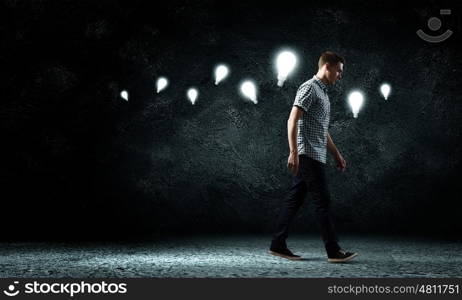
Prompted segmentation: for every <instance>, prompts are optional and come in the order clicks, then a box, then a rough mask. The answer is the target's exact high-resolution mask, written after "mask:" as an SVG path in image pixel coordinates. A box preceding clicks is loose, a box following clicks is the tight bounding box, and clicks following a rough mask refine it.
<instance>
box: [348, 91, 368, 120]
mask: <svg viewBox="0 0 462 300" xmlns="http://www.w3.org/2000/svg"><path fill="white" fill-rule="evenodd" d="M363 101H364V97H363V94H362V93H361V92H359V91H354V92H351V93H350V95H349V96H348V103H349V104H350V106H351V110H352V111H353V117H355V118H357V117H358V113H359V110H360V108H361V106H362V105H363Z"/></svg>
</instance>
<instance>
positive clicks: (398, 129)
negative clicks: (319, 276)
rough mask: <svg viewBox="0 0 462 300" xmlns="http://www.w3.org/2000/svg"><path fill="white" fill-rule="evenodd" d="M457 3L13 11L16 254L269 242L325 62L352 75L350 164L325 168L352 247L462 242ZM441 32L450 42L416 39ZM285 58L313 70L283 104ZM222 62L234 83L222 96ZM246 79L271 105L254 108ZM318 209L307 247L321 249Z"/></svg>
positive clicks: (10, 145) (310, 219) (7, 121)
mask: <svg viewBox="0 0 462 300" xmlns="http://www.w3.org/2000/svg"><path fill="white" fill-rule="evenodd" d="M346 2H347V3H346ZM459 3H460V2H457V1H452V2H442V1H438V2H437V1H418V2H417V1H416V2H414V3H408V2H403V1H379V2H373V3H372V1H325V0H324V1H303V2H294V1H282V2H279V3H276V2H274V3H271V2H255V1H254V2H250V1H248V2H247V1H243V2H240V1H165V2H155V1H133V0H132V1H108V0H99V1H89V0H88V1H46V0H29V1H19V0H17V1H16V0H7V1H2V2H1V9H0V12H1V16H0V34H1V44H0V76H1V77H0V84H1V93H2V95H1V101H0V103H1V104H0V116H1V125H0V126H1V150H0V151H1V156H0V157H1V158H0V163H1V166H0V180H1V196H0V197H1V207H2V217H1V218H0V225H1V226H2V228H3V231H2V234H1V239H39V240H43V239H50V238H51V239H107V238H111V239H112V238H140V237H146V236H158V235H170V234H195V233H218V234H227V233H233V232H241V233H264V234H269V233H270V232H271V230H272V228H273V226H274V219H275V217H276V216H277V213H278V210H279V206H280V201H281V200H282V197H283V196H284V194H285V192H286V191H287V189H288V188H289V186H290V180H291V175H290V173H289V172H288V171H287V169H286V163H287V157H288V143H287V127H286V126H287V125H286V122H287V118H288V115H289V112H290V109H291V106H292V103H293V101H294V97H295V92H296V90H297V87H298V86H299V85H300V84H301V83H302V82H303V81H305V80H307V79H309V78H311V77H312V76H313V75H314V74H315V72H316V70H317V60H318V58H319V55H320V53H321V52H323V51H325V50H332V51H336V52H338V53H340V54H341V55H343V56H344V57H345V58H346V64H345V73H344V78H343V79H342V80H341V81H340V82H338V83H337V84H336V86H335V87H332V88H331V89H330V99H331V108H332V114H331V127H330V134H331V135H332V137H333V139H334V141H335V143H336V144H337V147H338V148H339V149H340V151H341V152H342V153H343V156H344V157H345V159H346V160H347V163H348V167H347V170H346V171H345V172H344V173H341V172H339V171H337V170H336V169H335V165H334V162H333V160H332V159H331V158H329V161H328V166H327V170H328V176H329V180H330V189H331V193H332V199H333V204H332V209H333V215H334V218H335V223H336V224H337V228H338V229H339V231H340V232H341V233H362V234H366V233H392V234H395V233H399V234H415V235H417V234H425V235H428V234H432V235H433V234H438V235H445V236H458V237H460V233H461V229H462V225H461V224H462V223H461V222H460V218H461V216H462V204H461V198H462V197H461V187H460V186H461V184H460V177H459V176H458V175H459V174H458V173H459V172H460V167H461V152H462V143H461V125H460V124H461V115H462V102H461V101H462V99H461V96H460V95H461V90H462V88H461V85H460V83H461V80H460V78H461V76H462V69H461V63H462V54H461V53H462V52H461V49H460V47H459V48H458V46H457V45H458V44H460V43H461V39H460V33H461V29H462V26H461V15H462V11H461V8H462V6H461V5H460V4H459ZM442 8H450V9H452V15H451V16H440V15H439V9H442ZM432 16H436V17H440V18H441V19H442V20H443V24H442V28H441V29H440V30H439V31H437V32H435V33H434V34H441V33H442V32H444V31H445V30H446V29H451V30H453V31H454V34H453V36H452V37H451V38H450V39H449V40H447V41H445V42H443V43H440V44H430V43H427V42H425V41H423V40H421V39H420V38H418V37H417V35H416V34H415V32H416V31H417V29H419V28H422V29H424V30H425V31H426V32H427V33H429V34H430V33H432V32H431V31H430V30H429V29H428V28H427V21H428V19H429V18H430V17H432ZM284 47H289V48H291V49H293V50H294V51H296V52H297V54H298V56H299V65H298V67H297V69H296V71H295V72H294V73H293V75H292V76H291V77H290V78H289V79H288V80H287V82H286V84H285V86H284V87H283V88H282V89H280V88H278V87H277V86H276V74H275V70H274V58H275V54H276V53H277V51H278V50H280V49H282V48H284ZM220 62H225V63H227V64H228V65H229V66H230V68H231V74H230V77H229V78H228V79H227V80H226V81H224V82H223V83H222V84H220V85H219V86H218V87H215V86H214V84H213V82H214V79H213V76H212V72H213V68H214V66H215V65H216V64H217V63H220ZM161 75H164V76H167V77H168V78H169V79H170V85H169V87H168V89H167V90H165V91H164V92H163V93H161V94H156V93H155V80H156V78H157V77H158V76H161ZM245 78H251V79H253V80H255V81H256V83H257V84H258V100H259V103H258V104H257V105H254V104H252V103H250V102H247V101H245V100H243V98H242V97H241V95H240V94H239V92H238V85H239V83H240V82H241V81H242V80H243V79H245ZM382 82H389V83H391V85H392V88H393V90H392V94H391V96H390V98H389V100H388V101H385V100H384V99H383V98H381V96H380V94H379V91H378V89H379V86H380V84H381V83H382ZM190 86H196V87H197V88H198V89H199V92H200V95H199V98H198V101H197V103H196V104H195V105H194V106H193V105H191V103H190V102H189V101H188V100H187V99H186V97H185V93H186V90H187V88H188V87H190ZM356 88H359V89H361V90H362V91H363V92H364V94H365V97H366V101H365V105H364V107H363V109H362V111H361V112H360V114H359V118H358V119H353V118H352V114H351V112H350V109H349V107H348V106H347V104H346V97H347V95H348V92H349V91H351V90H352V89H356ZM123 89H126V90H128V92H129V94H130V99H129V101H128V102H127V101H124V100H122V99H121V98H120V96H119V94H120V91H121V90H123ZM307 199H308V201H307V202H306V205H305V206H304V208H303V209H302V210H301V211H300V213H299V215H298V217H297V220H296V222H295V224H294V228H293V230H294V231H299V232H317V227H316V225H315V223H314V221H315V218H314V216H313V209H312V207H311V204H310V201H309V199H310V198H309V197H308V198H307Z"/></svg>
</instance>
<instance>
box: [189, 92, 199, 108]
mask: <svg viewBox="0 0 462 300" xmlns="http://www.w3.org/2000/svg"><path fill="white" fill-rule="evenodd" d="M187 95H188V99H189V101H191V103H192V104H193V105H194V103H196V100H197V97H198V96H199V92H198V91H197V89H195V88H190V89H189V90H188V93H187Z"/></svg>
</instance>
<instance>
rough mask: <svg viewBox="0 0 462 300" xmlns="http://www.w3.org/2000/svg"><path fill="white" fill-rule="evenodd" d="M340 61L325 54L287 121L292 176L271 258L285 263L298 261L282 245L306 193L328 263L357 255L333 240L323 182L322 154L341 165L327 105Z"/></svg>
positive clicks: (288, 165)
mask: <svg viewBox="0 0 462 300" xmlns="http://www.w3.org/2000/svg"><path fill="white" fill-rule="evenodd" d="M344 63H345V60H344V59H343V58H342V57H341V56H339V55H338V54H336V53H333V52H329V51H327V52H324V53H323V54H322V55H321V57H320V58H319V62H318V67H319V69H318V72H317V74H316V75H315V76H313V78H311V79H310V80H308V81H306V82H305V83H303V84H302V85H301V86H300V87H299V89H298V91H297V95H296V97H295V102H294V105H293V107H292V111H291V112H290V116H289V120H288V121H287V131H288V138H289V148H290V155H289V158H288V162H287V167H288V169H289V170H290V172H291V173H292V174H293V175H294V177H293V183H292V187H291V188H290V190H289V192H288V193H287V195H286V197H285V198H284V201H283V206H282V209H281V212H280V215H279V218H278V220H277V224H276V231H275V233H274V235H273V240H272V242H271V246H270V251H269V252H270V253H271V254H273V255H277V256H280V257H284V258H287V259H292V260H296V259H301V257H300V256H298V255H295V254H293V253H292V252H291V251H290V250H289V249H288V248H287V245H286V239H287V237H288V231H289V227H290V224H291V222H292V220H293V218H294V216H295V214H296V213H297V211H298V209H299V208H300V206H301V205H302V203H303V201H304V199H305V196H306V194H307V193H311V195H312V199H313V202H314V205H315V212H316V222H317V224H318V226H319V228H320V230H321V235H322V239H323V241H324V245H325V248H326V251H327V258H328V259H327V260H328V261H329V262H346V261H348V260H350V259H352V258H354V257H355V256H357V255H358V254H357V253H352V252H346V251H344V250H342V249H341V248H340V246H339V244H338V238H337V234H336V232H335V228H334V224H333V222H332V219H331V215H330V211H329V207H330V193H329V190H328V186H327V180H326V176H325V163H326V152H327V150H328V151H329V152H330V153H331V154H332V155H333V157H334V159H335V160H336V162H337V166H338V168H339V169H340V170H342V171H344V170H345V167H346V162H345V160H344V159H343V157H342V155H341V154H340V152H339V150H338V149H337V147H336V146H335V144H334V142H333V141H332V138H331V137H330V135H329V132H328V126H329V119H330V102H329V97H328V95H327V86H328V85H333V84H335V82H336V81H337V80H339V79H340V78H341V77H342V72H343V64H344Z"/></svg>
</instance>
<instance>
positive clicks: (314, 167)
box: [271, 154, 340, 255]
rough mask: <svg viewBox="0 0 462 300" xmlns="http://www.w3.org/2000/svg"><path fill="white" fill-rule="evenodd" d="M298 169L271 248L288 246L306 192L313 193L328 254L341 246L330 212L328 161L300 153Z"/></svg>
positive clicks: (285, 200)
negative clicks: (293, 221) (320, 160)
mask: <svg viewBox="0 0 462 300" xmlns="http://www.w3.org/2000/svg"><path fill="white" fill-rule="evenodd" d="M298 158H299V165H298V173H297V175H296V176H294V177H293V181H292V186H291V188H290V190H289V191H288V193H287V194H286V196H285V198H284V201H283V204H282V209H281V212H280V214H279V217H278V220H277V223H276V230H275V233H274V235H273V240H272V242H271V248H273V249H274V248H276V249H277V248H285V247H287V246H286V239H287V237H288V235H289V227H290V224H291V223H292V220H293V218H294V216H295V214H296V213H297V211H298V209H299V208H300V206H301V205H302V204H303V202H304V200H305V198H306V194H307V193H310V194H311V196H312V199H313V203H314V206H315V213H316V222H317V224H318V227H319V229H320V230H321V236H322V239H323V241H324V244H325V248H326V251H327V254H328V255H329V254H331V253H335V252H336V251H338V250H339V249H340V247H339V245H338V237H337V234H336V232H335V228H334V224H333V222H332V218H331V215H330V211H329V207H330V193H329V190H328V186H327V180H326V174H325V164H323V163H321V162H319V161H317V160H314V159H312V158H311V157H308V156H307V155H304V154H302V155H299V156H298Z"/></svg>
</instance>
